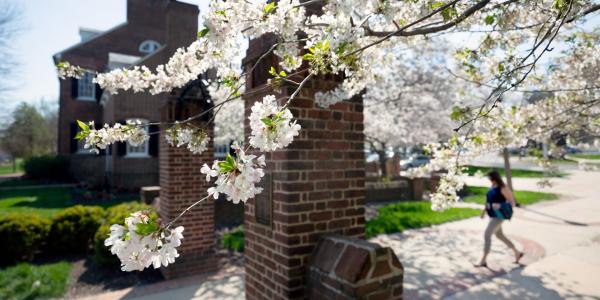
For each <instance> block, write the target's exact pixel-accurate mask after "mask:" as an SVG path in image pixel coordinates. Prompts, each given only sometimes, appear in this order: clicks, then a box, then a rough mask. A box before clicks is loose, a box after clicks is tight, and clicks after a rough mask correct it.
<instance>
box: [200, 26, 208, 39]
mask: <svg viewBox="0 0 600 300" xmlns="http://www.w3.org/2000/svg"><path fill="white" fill-rule="evenodd" d="M209 31H210V29H208V28H207V27H204V28H203V29H202V30H200V31H198V38H203V37H205V36H206V35H207V34H208V32H209Z"/></svg>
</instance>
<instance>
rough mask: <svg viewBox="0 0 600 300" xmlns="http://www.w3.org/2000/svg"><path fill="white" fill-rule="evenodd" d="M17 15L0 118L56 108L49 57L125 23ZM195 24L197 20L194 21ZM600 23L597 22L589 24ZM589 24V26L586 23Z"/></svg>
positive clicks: (61, 14) (28, 11)
mask: <svg viewBox="0 0 600 300" xmlns="http://www.w3.org/2000/svg"><path fill="white" fill-rule="evenodd" d="M2 1H7V2H8V3H10V4H16V5H17V6H18V8H20V10H21V11H22V18H21V19H20V21H19V22H20V27H21V31H20V32H19V34H18V35H17V36H16V39H15V41H14V44H13V50H14V54H15V55H14V56H15V59H16V60H17V62H18V63H19V65H18V67H17V68H15V73H14V75H13V76H12V85H13V89H12V90H11V91H10V92H9V94H6V95H5V96H4V97H3V99H0V107H1V109H0V118H1V117H2V116H3V115H5V114H6V113H8V112H10V111H11V110H12V109H13V108H14V107H15V106H16V105H17V104H18V103H20V102H23V101H25V102H28V103H32V104H39V103H40V101H41V100H42V99H43V100H44V102H45V103H46V104H55V105H57V103H58V102H57V99H58V87H59V81H58V77H57V76H56V71H55V67H54V63H53V60H52V56H53V55H54V54H55V53H57V52H60V51H61V50H64V49H66V48H68V47H70V46H72V45H74V44H76V43H78V42H79V41H80V37H79V28H80V27H83V28H91V29H98V30H107V29H110V28H112V27H114V26H116V25H118V24H121V23H123V22H125V19H126V17H125V16H126V11H125V8H126V0H0V3H1V2H2ZM180 1H183V2H188V3H192V4H195V5H198V6H199V8H200V14H202V12H204V11H206V10H207V8H208V2H209V0H180ZM199 20H200V19H199ZM589 23H593V24H594V25H598V24H599V23H600V18H596V19H595V20H593V21H592V22H589ZM588 25H589V24H588ZM469 39H470V38H469V36H467V35H461V34H459V35H454V36H451V37H450V43H451V44H461V45H463V46H464V45H465V43H467V42H468V41H469Z"/></svg>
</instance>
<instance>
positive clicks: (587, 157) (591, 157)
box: [569, 153, 600, 159]
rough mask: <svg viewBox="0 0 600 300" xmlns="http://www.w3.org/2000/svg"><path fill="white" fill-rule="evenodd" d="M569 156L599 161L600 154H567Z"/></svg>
mask: <svg viewBox="0 0 600 300" xmlns="http://www.w3.org/2000/svg"><path fill="white" fill-rule="evenodd" d="M569 156H572V157H575V158H581V159H600V154H587V153H578V154H569Z"/></svg>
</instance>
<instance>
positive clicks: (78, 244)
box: [48, 205, 105, 253]
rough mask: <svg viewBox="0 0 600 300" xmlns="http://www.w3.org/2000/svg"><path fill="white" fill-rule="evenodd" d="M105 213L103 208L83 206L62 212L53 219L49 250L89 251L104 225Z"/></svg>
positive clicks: (59, 251) (66, 251)
mask: <svg viewBox="0 0 600 300" xmlns="http://www.w3.org/2000/svg"><path fill="white" fill-rule="evenodd" d="M104 213H105V211H104V209H103V208H102V207H98V206H82V205H75V206H73V207H69V208H66V209H64V210H62V211H60V212H59V213H57V214H56V215H55V216H54V217H53V218H52V226H51V227H50V234H49V236H48V246H49V248H48V249H50V251H53V252H57V253H82V252H85V251H87V250H88V249H89V248H90V243H91V242H92V240H93V239H94V235H95V234H96V231H98V228H99V227H100V224H101V223H102V220H103V218H104Z"/></svg>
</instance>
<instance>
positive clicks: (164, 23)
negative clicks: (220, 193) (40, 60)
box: [53, 0, 199, 188]
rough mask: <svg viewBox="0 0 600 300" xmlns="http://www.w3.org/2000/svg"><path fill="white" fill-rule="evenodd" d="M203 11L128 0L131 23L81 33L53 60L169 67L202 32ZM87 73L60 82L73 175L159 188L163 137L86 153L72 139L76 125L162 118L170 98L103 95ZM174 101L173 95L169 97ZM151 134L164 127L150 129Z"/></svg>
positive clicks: (62, 133)
mask: <svg viewBox="0 0 600 300" xmlns="http://www.w3.org/2000/svg"><path fill="white" fill-rule="evenodd" d="M198 12H199V11H198V8H197V7H196V6H195V5H190V4H186V3H181V2H177V1H174V0H127V20H126V22H125V23H122V24H120V25H117V26H115V27H113V28H112V29H109V30H107V31H104V32H98V31H94V30H87V29H80V35H81V42H80V43H78V44H76V45H73V46H72V47H70V48H68V49H65V50H63V51H61V52H60V53H57V54H55V55H54V57H53V58H54V61H55V62H59V61H63V60H64V61H69V62H70V63H72V64H75V65H79V66H81V67H84V68H86V69H89V70H94V71H97V72H106V71H109V70H112V69H115V68H121V67H131V66H134V65H146V66H148V67H150V68H152V67H154V66H156V65H158V64H162V63H165V62H166V61H167V60H168V58H169V57H170V56H171V55H172V54H173V53H174V52H175V50H176V49H177V48H179V47H183V46H187V45H189V43H190V41H193V40H194V39H195V37H196V35H197V30H198ZM92 78H93V74H92V73H89V74H86V75H85V76H83V77H82V78H80V79H79V80H77V79H66V80H61V81H60V98H59V99H60V101H59V103H60V110H59V125H58V126H59V128H58V133H59V134H58V153H60V154H62V155H67V156H68V157H69V158H70V162H71V164H70V168H71V173H72V175H73V176H74V178H75V179H76V180H78V181H85V182H88V183H90V184H93V185H104V184H108V185H111V186H113V187H126V188H136V187H140V186H144V185H157V184H158V177H159V174H158V173H159V172H158V169H159V168H158V151H159V146H158V145H159V143H158V135H152V136H151V138H150V140H149V141H148V142H147V143H146V144H144V145H141V146H139V147H131V146H130V145H128V144H126V143H119V144H116V145H113V146H111V147H110V148H109V149H107V150H106V151H103V152H102V153H101V154H100V155H95V154H92V153H90V152H89V151H87V149H83V143H81V142H77V141H76V140H74V139H73V138H74V136H75V135H76V134H77V131H78V127H77V125H76V120H82V121H84V122H88V121H95V123H96V124H97V126H101V125H102V124H103V123H109V124H111V123H115V122H125V121H126V120H129V119H138V120H141V121H142V122H148V123H152V122H156V121H159V120H160V108H161V107H162V106H163V105H164V103H166V100H167V97H168V96H169V95H166V94H159V95H150V94H149V93H135V94H134V93H133V92H120V93H119V94H117V95H109V94H108V93H104V92H103V91H102V89H100V87H99V86H98V85H95V84H94V83H93V82H92ZM171 97H172V95H171ZM147 129H148V130H149V131H150V132H153V131H156V130H158V127H157V126H155V125H149V126H148V127H147Z"/></svg>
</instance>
